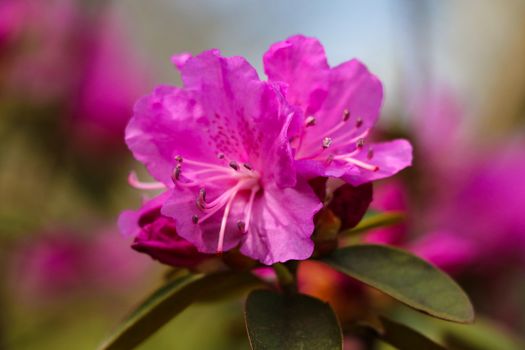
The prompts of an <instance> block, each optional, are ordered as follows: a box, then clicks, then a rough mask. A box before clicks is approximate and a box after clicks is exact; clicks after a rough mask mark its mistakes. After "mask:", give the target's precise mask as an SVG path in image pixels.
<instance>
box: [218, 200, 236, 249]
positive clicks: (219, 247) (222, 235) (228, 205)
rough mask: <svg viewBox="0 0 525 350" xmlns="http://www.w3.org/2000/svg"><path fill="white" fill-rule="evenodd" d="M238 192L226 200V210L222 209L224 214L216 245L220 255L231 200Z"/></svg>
mask: <svg viewBox="0 0 525 350" xmlns="http://www.w3.org/2000/svg"><path fill="white" fill-rule="evenodd" d="M237 192H238V190H236V191H235V192H234V193H233V194H232V195H231V197H230V199H229V200H228V203H226V208H224V214H223V215H222V220H221V229H220V231H219V242H218V244H217V253H221V252H222V251H223V244H224V233H225V231H226V223H227V222H228V215H230V209H231V207H232V203H233V199H234V198H235V195H236V194H237Z"/></svg>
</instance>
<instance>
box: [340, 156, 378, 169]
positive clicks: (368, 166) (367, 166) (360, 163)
mask: <svg viewBox="0 0 525 350" xmlns="http://www.w3.org/2000/svg"><path fill="white" fill-rule="evenodd" d="M344 160H346V161H347V162H349V163H353V164H355V165H357V166H358V167H360V168H363V169H366V170H370V171H378V170H379V167H378V166H377V165H372V164H368V163H365V162H363V161H360V160H359V159H355V158H344Z"/></svg>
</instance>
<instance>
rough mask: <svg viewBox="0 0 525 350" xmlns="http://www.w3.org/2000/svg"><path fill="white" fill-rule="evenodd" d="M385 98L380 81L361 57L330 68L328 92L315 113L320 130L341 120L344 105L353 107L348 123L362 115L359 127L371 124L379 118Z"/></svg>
mask: <svg viewBox="0 0 525 350" xmlns="http://www.w3.org/2000/svg"><path fill="white" fill-rule="evenodd" d="M382 101H383V86H382V84H381V81H380V80H379V79H378V78H377V77H376V76H375V75H373V74H372V73H370V72H369V71H368V68H367V67H366V66H365V65H364V64H363V63H361V62H360V61H359V60H356V59H353V60H350V61H347V62H344V63H342V64H340V65H339V66H337V67H335V68H332V69H331V70H330V87H329V89H328V95H327V97H326V100H325V102H324V104H323V106H322V108H321V110H320V111H319V112H318V113H317V115H316V117H317V125H318V130H319V131H318V132H321V131H322V130H327V129H329V128H331V127H332V126H334V125H336V124H338V123H339V122H340V121H341V119H342V117H343V112H344V110H345V109H346V110H348V111H350V119H349V120H348V122H347V123H349V126H350V125H354V124H355V123H356V121H357V119H358V118H360V119H361V121H362V126H361V127H360V128H359V129H361V130H364V129H368V128H371V127H373V126H374V125H375V123H376V121H377V119H378V118H379V111H380V109H381V104H382ZM342 132H344V130H343V131H342ZM333 136H334V137H335V136H336V135H333Z"/></svg>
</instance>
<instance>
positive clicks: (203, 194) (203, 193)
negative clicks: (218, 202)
mask: <svg viewBox="0 0 525 350" xmlns="http://www.w3.org/2000/svg"><path fill="white" fill-rule="evenodd" d="M199 199H201V200H202V201H203V202H206V189H204V187H203V188H201V189H200V190H199Z"/></svg>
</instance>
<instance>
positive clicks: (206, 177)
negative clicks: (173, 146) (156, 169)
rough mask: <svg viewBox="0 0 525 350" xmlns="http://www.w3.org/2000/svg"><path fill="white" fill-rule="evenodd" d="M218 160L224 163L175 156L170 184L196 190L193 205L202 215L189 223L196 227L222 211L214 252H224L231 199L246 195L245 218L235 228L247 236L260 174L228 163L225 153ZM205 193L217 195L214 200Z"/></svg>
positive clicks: (245, 164) (245, 166)
mask: <svg viewBox="0 0 525 350" xmlns="http://www.w3.org/2000/svg"><path fill="white" fill-rule="evenodd" d="M218 158H219V159H220V160H221V161H222V162H223V163H224V164H217V163H212V162H209V163H208V162H200V161H194V160H191V159H183V158H182V157H181V156H177V157H175V160H176V161H177V165H175V168H174V170H173V176H172V179H173V182H174V184H175V185H176V186H180V187H189V188H199V191H198V195H197V198H196V199H195V205H196V206H197V208H198V209H199V210H200V211H201V213H202V215H194V216H193V217H192V221H193V223H194V224H196V225H199V224H202V223H203V222H205V221H206V220H207V219H209V218H210V217H212V216H213V215H214V214H216V213H217V212H219V211H220V210H222V209H223V208H224V211H223V214H222V219H221V225H220V229H219V234H218V243H217V252H222V251H223V245H224V235H225V232H226V226H227V223H228V217H229V216H230V211H231V208H232V205H233V203H234V200H235V199H236V197H237V198H238V194H239V192H241V191H244V192H248V193H249V195H248V199H247V201H246V204H245V211H244V218H243V220H238V221H237V228H238V230H239V231H240V232H241V233H246V232H247V231H248V229H249V227H250V221H251V216H252V208H253V202H254V200H255V195H256V194H257V192H258V191H259V190H260V188H261V186H260V174H259V172H257V171H256V170H254V169H253V167H252V165H250V164H249V163H242V164H239V163H238V162H237V161H235V160H228V159H226V157H225V156H224V154H219V155H218ZM207 189H208V190H213V192H214V193H217V192H219V193H220V194H219V195H217V196H216V197H215V198H214V199H213V200H208V199H207V198H206V194H207Z"/></svg>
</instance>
